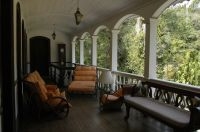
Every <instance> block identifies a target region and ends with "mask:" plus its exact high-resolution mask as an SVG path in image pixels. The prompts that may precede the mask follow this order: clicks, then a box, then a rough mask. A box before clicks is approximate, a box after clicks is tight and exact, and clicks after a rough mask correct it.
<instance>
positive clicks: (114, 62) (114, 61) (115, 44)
mask: <svg viewBox="0 0 200 132" xmlns="http://www.w3.org/2000/svg"><path fill="white" fill-rule="evenodd" d="M118 34H119V30H118V29H113V30H112V45H111V46H112V51H111V52H112V54H111V55H112V56H111V71H117V58H118V57H117V52H118V51H117V49H118ZM116 78H117V77H116V75H115V74H113V79H114V83H113V85H112V89H113V90H115V86H116V83H115V82H116Z"/></svg>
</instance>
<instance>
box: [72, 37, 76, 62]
mask: <svg viewBox="0 0 200 132" xmlns="http://www.w3.org/2000/svg"><path fill="white" fill-rule="evenodd" d="M75 45H76V41H72V63H75V62H76V55H75Z"/></svg>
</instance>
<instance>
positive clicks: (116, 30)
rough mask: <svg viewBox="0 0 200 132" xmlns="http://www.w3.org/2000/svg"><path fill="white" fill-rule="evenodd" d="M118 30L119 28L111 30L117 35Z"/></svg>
mask: <svg viewBox="0 0 200 132" xmlns="http://www.w3.org/2000/svg"><path fill="white" fill-rule="evenodd" d="M119 31H120V30H119V29H113V30H112V34H117V35H118V34H119Z"/></svg>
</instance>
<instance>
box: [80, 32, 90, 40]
mask: <svg viewBox="0 0 200 132" xmlns="http://www.w3.org/2000/svg"><path fill="white" fill-rule="evenodd" d="M87 35H89V36H90V33H89V32H84V33H83V34H82V36H81V39H85V37H86V36H87Z"/></svg>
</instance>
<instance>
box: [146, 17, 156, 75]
mask: <svg viewBox="0 0 200 132" xmlns="http://www.w3.org/2000/svg"><path fill="white" fill-rule="evenodd" d="M149 22H150V23H149ZM149 22H146V36H145V69H144V77H145V78H147V79H152V78H156V44H157V19H155V18H150V20H149Z"/></svg>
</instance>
